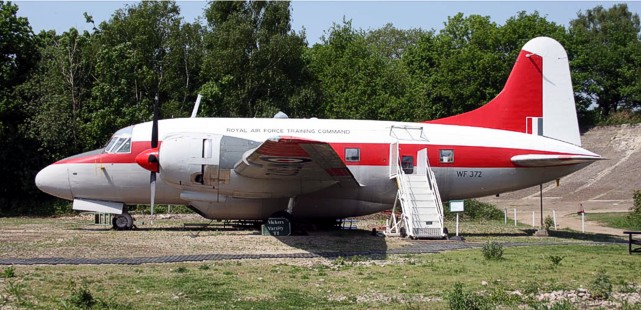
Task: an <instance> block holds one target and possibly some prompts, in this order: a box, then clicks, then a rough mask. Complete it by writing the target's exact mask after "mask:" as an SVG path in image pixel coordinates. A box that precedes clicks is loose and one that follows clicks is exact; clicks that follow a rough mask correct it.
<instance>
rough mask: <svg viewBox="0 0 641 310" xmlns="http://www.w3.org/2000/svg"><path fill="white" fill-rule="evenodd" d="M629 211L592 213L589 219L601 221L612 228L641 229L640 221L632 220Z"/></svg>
mask: <svg viewBox="0 0 641 310" xmlns="http://www.w3.org/2000/svg"><path fill="white" fill-rule="evenodd" d="M629 216H630V213H629V212H611V213H590V215H589V217H588V218H589V220H590V221H594V222H599V223H601V224H603V225H605V226H608V227H612V228H620V229H628V230H641V227H640V226H639V225H638V223H635V222H634V221H632V220H630V218H629Z"/></svg>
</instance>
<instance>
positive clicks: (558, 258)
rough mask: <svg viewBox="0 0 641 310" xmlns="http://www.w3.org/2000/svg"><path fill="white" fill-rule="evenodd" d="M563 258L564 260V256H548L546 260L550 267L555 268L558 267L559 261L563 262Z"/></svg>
mask: <svg viewBox="0 0 641 310" xmlns="http://www.w3.org/2000/svg"><path fill="white" fill-rule="evenodd" d="M563 258H565V256H562V255H550V256H548V259H549V260H550V262H551V263H552V266H555V267H556V266H558V265H561V261H562V260H563Z"/></svg>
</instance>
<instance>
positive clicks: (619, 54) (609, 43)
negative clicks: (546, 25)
mask: <svg viewBox="0 0 641 310" xmlns="http://www.w3.org/2000/svg"><path fill="white" fill-rule="evenodd" d="M640 30H641V25H640V22H639V15H638V14H633V13H632V12H630V11H629V10H628V6H627V4H615V5H613V6H612V7H611V8H609V9H605V8H603V7H602V6H600V5H599V6H596V7H595V8H594V9H591V10H587V11H586V12H579V13H578V16H577V18H576V19H574V20H572V21H571V22H570V29H569V38H570V39H571V40H570V44H568V46H567V48H568V52H569V55H570V57H571V63H570V65H571V67H572V70H573V72H572V73H573V75H572V78H573V81H574V85H575V91H576V94H577V104H578V105H580V106H583V109H587V107H588V106H590V105H592V104H596V105H597V106H598V109H599V112H600V117H601V120H606V119H607V118H608V117H609V116H610V114H611V113H614V112H617V111H619V110H620V109H635V108H638V107H640V106H641V40H640V39H639V32H640Z"/></svg>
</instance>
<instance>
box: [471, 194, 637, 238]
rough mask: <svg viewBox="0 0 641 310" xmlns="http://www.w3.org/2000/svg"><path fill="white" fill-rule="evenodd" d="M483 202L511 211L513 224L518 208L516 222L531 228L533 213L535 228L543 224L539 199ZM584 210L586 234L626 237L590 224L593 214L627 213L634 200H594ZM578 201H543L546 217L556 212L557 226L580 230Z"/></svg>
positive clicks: (604, 227) (593, 223)
mask: <svg viewBox="0 0 641 310" xmlns="http://www.w3.org/2000/svg"><path fill="white" fill-rule="evenodd" d="M481 200H482V201H485V202H489V203H493V204H495V205H496V206H497V207H498V208H499V209H505V208H507V210H508V218H509V219H508V221H514V209H516V213H517V215H516V219H517V221H519V222H521V223H524V224H526V225H532V212H534V226H535V227H539V226H540V222H541V215H540V213H541V211H540V200H539V199H538V198H529V197H526V198H522V199H501V198H500V197H499V198H496V197H492V198H484V199H481ZM581 204H583V209H584V210H585V231H586V232H590V233H595V234H608V235H615V236H623V230H622V229H618V228H611V227H606V226H604V225H601V224H600V223H598V222H594V221H590V214H593V213H609V212H627V211H628V210H629V209H630V207H631V206H632V200H591V201H586V202H582V203H581ZM579 209H580V207H579V202H571V201H570V202H568V201H562V200H560V199H555V198H544V199H543V218H544V219H545V217H547V216H548V215H550V216H552V215H553V212H552V211H555V213H556V222H557V226H558V227H559V228H561V229H563V228H569V229H572V230H575V231H581V230H582V227H581V216H580V215H578V214H577V212H578V210H579Z"/></svg>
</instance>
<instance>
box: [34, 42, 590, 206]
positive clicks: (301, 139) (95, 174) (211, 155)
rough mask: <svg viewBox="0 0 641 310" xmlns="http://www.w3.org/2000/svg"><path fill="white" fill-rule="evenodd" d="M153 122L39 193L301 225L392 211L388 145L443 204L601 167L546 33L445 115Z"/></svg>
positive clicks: (71, 162)
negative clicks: (474, 100)
mask: <svg viewBox="0 0 641 310" xmlns="http://www.w3.org/2000/svg"><path fill="white" fill-rule="evenodd" d="M153 126H154V122H149V123H143V124H137V125H133V126H130V127H127V128H124V129H121V130H119V131H118V132H116V133H115V134H114V136H113V137H112V139H111V140H110V141H109V143H108V144H107V146H106V147H105V148H103V149H99V150H96V151H93V152H89V153H85V154H80V155H76V156H73V157H69V158H66V159H63V160H60V161H58V162H56V163H54V164H52V165H50V166H48V167H46V168H44V169H43V170H42V171H40V173H38V175H37V177H36V184H37V186H38V187H39V188H40V189H41V190H42V191H44V192H47V193H49V194H51V195H54V196H57V197H61V198H64V199H69V200H73V201H74V209H78V210H89V211H100V212H109V213H114V214H123V210H125V212H126V208H125V206H126V205H132V204H147V203H149V197H150V195H151V196H152V197H153V196H155V202H156V203H162V204H184V205H188V206H191V207H192V208H193V209H194V210H196V211H197V212H198V213H199V214H201V215H202V216H204V217H206V218H210V219H265V218H267V217H269V216H270V215H272V214H274V213H276V212H279V211H282V210H286V209H287V208H288V205H289V207H290V209H291V207H292V206H291V204H292V203H295V207H294V208H293V216H294V217H297V218H345V217H350V216H358V215H365V214H371V213H374V212H378V211H382V210H388V209H391V207H392V205H393V203H394V200H395V197H396V192H397V184H396V182H395V181H394V180H392V179H390V169H392V167H393V166H394V165H396V164H397V159H396V156H394V152H395V150H396V148H398V150H399V155H400V158H398V159H399V160H400V161H401V162H402V165H403V168H404V170H405V171H406V173H412V172H413V171H412V170H413V166H414V165H415V164H416V160H417V159H416V154H417V152H418V151H419V150H421V149H424V148H427V151H428V159H429V163H430V165H431V167H432V169H433V171H434V173H435V176H436V179H437V182H438V188H439V189H440V195H441V197H442V199H444V200H448V199H464V198H472V197H480V196H486V195H493V194H499V193H503V192H508V191H514V190H518V189H522V188H526V187H530V186H534V185H538V184H541V183H544V182H547V181H551V180H555V179H559V178H561V177H563V176H565V175H568V174H570V173H573V172H575V171H577V170H579V169H581V168H583V167H585V166H587V165H589V164H590V163H592V162H593V161H595V160H599V159H602V158H601V157H600V156H599V155H597V154H594V153H592V152H590V151H588V150H585V149H583V148H581V139H580V135H579V128H578V123H577V117H576V110H575V103H574V93H573V90H572V83H571V79H570V70H569V65H568V58H567V54H566V52H565V50H564V49H563V47H562V46H561V45H560V44H559V43H558V42H557V41H555V40H553V39H550V38H546V37H540V38H536V39H533V40H531V41H530V42H528V43H527V44H526V45H525V46H524V47H523V49H522V51H521V52H520V54H519V56H518V58H517V60H516V64H515V65H514V68H513V69H512V73H511V74H510V76H509V78H508V80H507V83H506V84H505V88H504V89H503V91H502V92H501V93H500V94H498V96H497V97H496V98H495V99H494V100H492V101H491V102H489V103H488V104H486V105H484V106H483V107H481V108H479V109H477V110H474V111H471V112H468V113H464V114H460V115H456V116H452V117H447V118H443V119H438V120H433V121H427V122H422V123H402V122H392V121H368V120H323V119H287V118H284V119H283V118H274V119H230V118H184V119H167V120H161V121H159V122H158V123H157V126H158V127H157V130H156V134H157V137H158V138H157V139H156V142H157V144H156V145H155V146H154V145H153V142H154V141H153V139H154V138H152V141H151V142H150V139H149V137H150V136H152V132H154V130H152V127H153ZM150 144H151V145H152V147H151V148H150ZM150 171H151V174H152V182H155V183H156V184H155V186H152V187H151V189H150V186H149V183H150V177H149V174H150ZM156 172H157V173H158V178H157V181H156ZM154 188H155V189H156V192H155V194H154V193H153V192H150V191H153V189H154Z"/></svg>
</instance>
